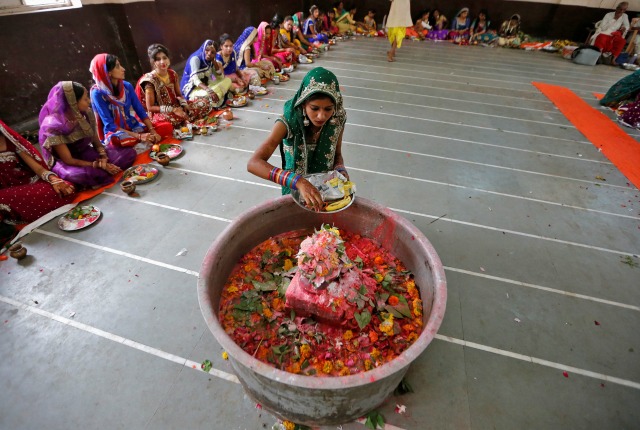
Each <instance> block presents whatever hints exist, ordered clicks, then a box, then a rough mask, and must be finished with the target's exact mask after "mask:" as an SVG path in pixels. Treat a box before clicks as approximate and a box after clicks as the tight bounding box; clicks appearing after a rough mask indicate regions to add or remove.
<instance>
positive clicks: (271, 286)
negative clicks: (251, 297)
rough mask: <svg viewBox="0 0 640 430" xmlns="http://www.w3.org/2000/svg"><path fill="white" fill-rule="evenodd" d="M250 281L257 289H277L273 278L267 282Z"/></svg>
mask: <svg viewBox="0 0 640 430" xmlns="http://www.w3.org/2000/svg"><path fill="white" fill-rule="evenodd" d="M251 283H252V284H253V288H255V289H256V290H258V291H275V290H277V289H278V286H277V285H276V283H275V281H273V280H271V281H267V282H258V281H251Z"/></svg>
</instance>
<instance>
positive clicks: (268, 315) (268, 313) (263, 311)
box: [262, 308, 273, 318]
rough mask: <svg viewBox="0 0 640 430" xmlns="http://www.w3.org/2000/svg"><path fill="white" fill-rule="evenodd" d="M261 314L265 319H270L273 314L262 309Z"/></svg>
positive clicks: (267, 309)
mask: <svg viewBox="0 0 640 430" xmlns="http://www.w3.org/2000/svg"><path fill="white" fill-rule="evenodd" d="M262 313H263V314H264V316H265V317H267V318H271V317H272V316H273V312H271V309H269V308H262Z"/></svg>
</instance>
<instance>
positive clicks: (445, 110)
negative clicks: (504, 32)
mask: <svg viewBox="0 0 640 430" xmlns="http://www.w3.org/2000/svg"><path fill="white" fill-rule="evenodd" d="M284 90H285V91H294V89H288V88H286V89H284ZM349 99H362V100H367V101H370V102H375V103H391V104H397V105H403V106H413V107H416V108H419V109H424V110H437V111H444V112H455V113H459V114H465V115H468V116H472V115H475V116H480V117H489V118H497V119H507V120H510V121H520V122H528V123H533V124H542V125H551V126H555V127H560V128H564V129H576V127H575V126H574V125H573V124H571V123H570V122H569V121H567V123H566V124H564V123H558V122H547V121H539V120H535V119H526V118H514V117H510V116H504V115H494V114H488V113H481V112H473V111H465V110H460V109H449V108H442V107H436V106H429V105H419V104H415V103H406V102H397V101H392V100H380V99H372V98H368V97H358V96H351V95H343V96H342V100H343V102H344V101H347V100H349ZM262 100H272V101H276V102H286V100H282V99H275V98H271V97H263V98H262ZM345 110H347V111H351V110H355V111H358V112H370V113H379V114H382V115H390V116H397V117H401V118H410V119H420V120H424V121H437V122H440V120H435V119H433V118H420V117H413V116H407V115H398V114H390V113H387V112H377V111H367V110H364V109H357V108H353V107H346V106H345ZM554 113H555V112H554ZM560 115H562V114H561V113H560ZM562 118H565V119H566V117H564V116H562ZM445 123H446V124H456V125H460V124H459V123H452V122H445ZM482 128H486V129H488V130H494V129H493V128H487V127H482Z"/></svg>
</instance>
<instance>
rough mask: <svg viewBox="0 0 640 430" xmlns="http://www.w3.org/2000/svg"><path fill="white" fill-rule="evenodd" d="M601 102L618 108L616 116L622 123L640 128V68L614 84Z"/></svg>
mask: <svg viewBox="0 0 640 430" xmlns="http://www.w3.org/2000/svg"><path fill="white" fill-rule="evenodd" d="M600 104H601V105H602V106H608V107H610V108H614V109H616V116H617V118H618V121H620V122H621V123H622V124H624V125H626V126H627V127H633V128H640V70H638V71H636V72H633V73H632V74H630V75H628V76H625V77H624V78H622V79H620V80H619V81H618V82H616V83H615V84H613V85H612V86H611V88H609V90H608V91H607V94H605V96H604V97H603V98H602V99H601V100H600Z"/></svg>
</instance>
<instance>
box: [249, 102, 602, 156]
mask: <svg viewBox="0 0 640 430" xmlns="http://www.w3.org/2000/svg"><path fill="white" fill-rule="evenodd" d="M272 100H276V101H279V102H281V103H285V102H286V100H279V99H272ZM244 111H245V112H254V113H260V114H263V115H274V113H273V112H268V111H262V110H255V109H247V108H245V109H244ZM349 111H356V112H364V113H368V114H379V115H387V116H396V117H402V118H409V119H416V120H420V121H427V122H436V123H439V124H448V125H453V126H456V127H467V128H477V129H480V130H489V131H496V132H498V133H507V134H516V135H518V136H529V137H537V138H540V139H549V140H557V141H560V142H569V143H578V144H581V145H588V146H590V147H592V148H593V144H592V143H591V142H589V141H586V140H576V139H565V138H563V137H553V136H543V135H541V134H533V133H524V132H521V131H512V130H503V129H499V128H495V127H482V126H479V125H470V124H462V123H457V122H450V121H441V120H436V119H425V118H417V117H409V116H403V115H395V114H389V113H383V112H382V113H381V112H376V111H366V110H362V109H354V108H349ZM349 126H351V127H366V128H373V129H376V130H385V131H392V132H396V133H405V134H413V135H416V136H425V137H437V136H432V135H429V134H425V133H419V132H416V131H408V130H399V129H395V128H385V127H375V126H373V125H366V124H356V123H353V122H349ZM576 133H577V131H576Z"/></svg>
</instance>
